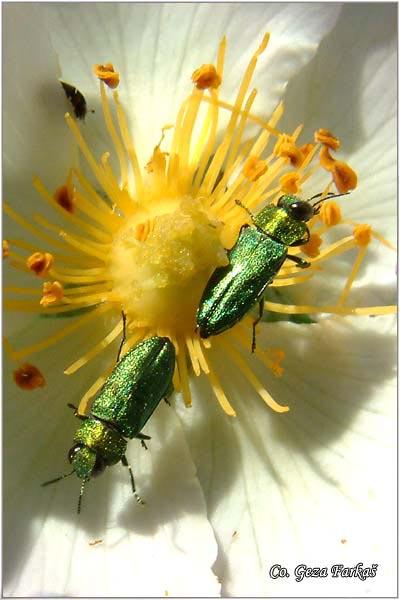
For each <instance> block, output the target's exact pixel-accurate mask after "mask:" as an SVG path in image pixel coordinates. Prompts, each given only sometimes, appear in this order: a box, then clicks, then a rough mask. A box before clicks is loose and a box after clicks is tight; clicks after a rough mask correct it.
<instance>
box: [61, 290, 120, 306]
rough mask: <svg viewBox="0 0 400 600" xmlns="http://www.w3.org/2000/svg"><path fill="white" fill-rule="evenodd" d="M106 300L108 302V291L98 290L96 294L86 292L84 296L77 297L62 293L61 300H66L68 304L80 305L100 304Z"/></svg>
mask: <svg viewBox="0 0 400 600" xmlns="http://www.w3.org/2000/svg"><path fill="white" fill-rule="evenodd" d="M106 300H108V302H110V298H109V297H108V292H106V291H104V292H99V293H98V294H87V295H86V296H80V297H79V298H71V296H68V298H67V297H66V296H65V294H64V298H63V301H64V302H68V304H79V305H80V306H90V305H91V304H100V303H101V302H105V301H106Z"/></svg>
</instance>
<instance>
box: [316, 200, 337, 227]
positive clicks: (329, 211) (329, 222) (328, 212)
mask: <svg viewBox="0 0 400 600" xmlns="http://www.w3.org/2000/svg"><path fill="white" fill-rule="evenodd" d="M319 218H320V219H321V221H322V222H323V224H324V225H326V226H327V227H333V225H337V224H338V223H340V221H341V220H342V211H341V210H340V206H339V205H338V204H336V202H323V203H322V206H321V210H320V211H319Z"/></svg>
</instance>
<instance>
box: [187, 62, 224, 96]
mask: <svg viewBox="0 0 400 600" xmlns="http://www.w3.org/2000/svg"><path fill="white" fill-rule="evenodd" d="M192 81H193V83H194V84H195V86H196V87H197V89H198V90H206V89H208V88H211V89H213V90H215V89H216V88H218V87H219V86H220V85H221V77H220V76H219V75H218V73H217V70H216V68H215V67H214V65H201V67H199V68H198V69H196V71H194V72H193V74H192Z"/></svg>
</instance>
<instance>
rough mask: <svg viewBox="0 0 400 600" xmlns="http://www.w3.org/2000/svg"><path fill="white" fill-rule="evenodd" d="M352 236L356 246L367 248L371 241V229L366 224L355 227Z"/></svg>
mask: <svg viewBox="0 0 400 600" xmlns="http://www.w3.org/2000/svg"><path fill="white" fill-rule="evenodd" d="M353 235H354V239H355V240H356V242H357V245H358V246H368V244H369V243H370V241H371V236H372V227H371V225H368V224H363V225H357V227H355V228H354V230H353Z"/></svg>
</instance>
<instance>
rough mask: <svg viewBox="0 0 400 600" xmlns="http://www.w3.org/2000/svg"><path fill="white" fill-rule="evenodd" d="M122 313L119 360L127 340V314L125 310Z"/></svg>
mask: <svg viewBox="0 0 400 600" xmlns="http://www.w3.org/2000/svg"><path fill="white" fill-rule="evenodd" d="M121 314H122V327H123V329H122V340H121V343H120V345H119V350H118V355H117V362H119V359H120V356H121V352H122V348H123V346H124V344H125V340H126V314H125V313H124V311H123V310H122V311H121Z"/></svg>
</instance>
